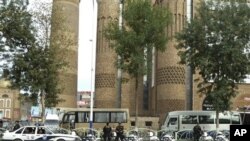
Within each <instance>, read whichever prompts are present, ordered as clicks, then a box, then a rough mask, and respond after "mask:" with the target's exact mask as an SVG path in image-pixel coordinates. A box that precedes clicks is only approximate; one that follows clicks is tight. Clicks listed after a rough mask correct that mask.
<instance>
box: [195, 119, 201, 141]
mask: <svg viewBox="0 0 250 141" xmlns="http://www.w3.org/2000/svg"><path fill="white" fill-rule="evenodd" d="M202 133H203V132H202V130H201V127H200V125H199V123H197V124H196V125H195V126H194V128H193V135H194V141H199V139H200V137H201V135H202Z"/></svg>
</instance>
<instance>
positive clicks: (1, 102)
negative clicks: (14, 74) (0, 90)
mask: <svg viewBox="0 0 250 141" xmlns="http://www.w3.org/2000/svg"><path fill="white" fill-rule="evenodd" d="M3 107H4V99H0V108H3Z"/></svg>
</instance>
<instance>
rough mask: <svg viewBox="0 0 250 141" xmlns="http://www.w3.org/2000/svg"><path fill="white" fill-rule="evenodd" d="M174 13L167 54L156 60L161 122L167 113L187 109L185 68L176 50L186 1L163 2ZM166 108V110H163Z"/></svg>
mask: <svg viewBox="0 0 250 141" xmlns="http://www.w3.org/2000/svg"><path fill="white" fill-rule="evenodd" d="M161 4H162V5H163V6H167V7H168V8H169V10H170V11H171V13H172V22H173V23H172V25H171V26H169V27H167V33H168V37H169V38H171V40H169V42H168V44H167V49H166V51H165V52H163V53H160V52H158V54H157V60H156V64H157V65H156V87H157V88H156V95H157V107H156V109H157V115H160V121H161V119H162V118H163V117H164V116H165V113H167V112H169V111H174V110H184V109H185V99H186V97H185V87H186V86H185V67H184V66H181V65H178V62H179V60H180V58H179V56H178V55H177V50H176V48H175V45H176V41H175V40H174V38H173V37H174V35H175V33H177V32H179V31H181V29H182V28H183V26H184V24H185V21H186V0H163V1H162V3H161ZM163 107H164V108H163Z"/></svg>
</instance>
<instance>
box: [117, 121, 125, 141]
mask: <svg viewBox="0 0 250 141" xmlns="http://www.w3.org/2000/svg"><path fill="white" fill-rule="evenodd" d="M115 132H116V137H115V141H119V139H120V141H123V139H124V135H123V132H124V127H123V126H122V124H121V122H119V123H118V126H116V128H115Z"/></svg>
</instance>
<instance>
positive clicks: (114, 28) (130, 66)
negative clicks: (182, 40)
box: [105, 0, 171, 125]
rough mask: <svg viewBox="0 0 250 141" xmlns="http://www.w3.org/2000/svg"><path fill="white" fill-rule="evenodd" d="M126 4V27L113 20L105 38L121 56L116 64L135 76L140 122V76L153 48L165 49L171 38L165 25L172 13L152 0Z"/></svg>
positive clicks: (128, 1)
mask: <svg viewBox="0 0 250 141" xmlns="http://www.w3.org/2000/svg"><path fill="white" fill-rule="evenodd" d="M124 5H125V6H124V11H123V20H124V21H125V22H124V23H125V24H124V26H122V28H121V27H119V24H118V22H119V21H117V20H114V21H111V22H110V23H109V25H108V26H107V27H106V28H105V37H106V38H107V39H108V40H111V41H112V43H111V47H112V48H113V49H114V50H115V52H116V53H117V55H119V56H120V58H121V59H119V60H118V62H117V63H116V67H117V68H120V69H122V71H124V72H126V73H128V74H129V75H130V76H131V77H132V78H135V81H136V107H135V111H136V125H137V115H138V102H137V101H138V98H137V97H138V92H139V91H138V83H139V78H142V77H143V75H144V74H146V73H148V71H149V70H150V69H149V68H151V66H150V63H149V62H150V61H149V60H148V59H149V58H150V57H151V53H152V50H153V48H155V49H156V50H157V51H164V50H165V48H166V43H167V40H168V38H167V35H166V31H165V28H166V27H167V26H168V25H169V24H170V19H171V14H170V12H169V11H168V9H167V8H165V7H162V6H160V5H155V6H153V5H152V4H151V0H126V1H125V3H124ZM146 62H147V63H146ZM145 64H147V65H145ZM148 74H149V73H148Z"/></svg>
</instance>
